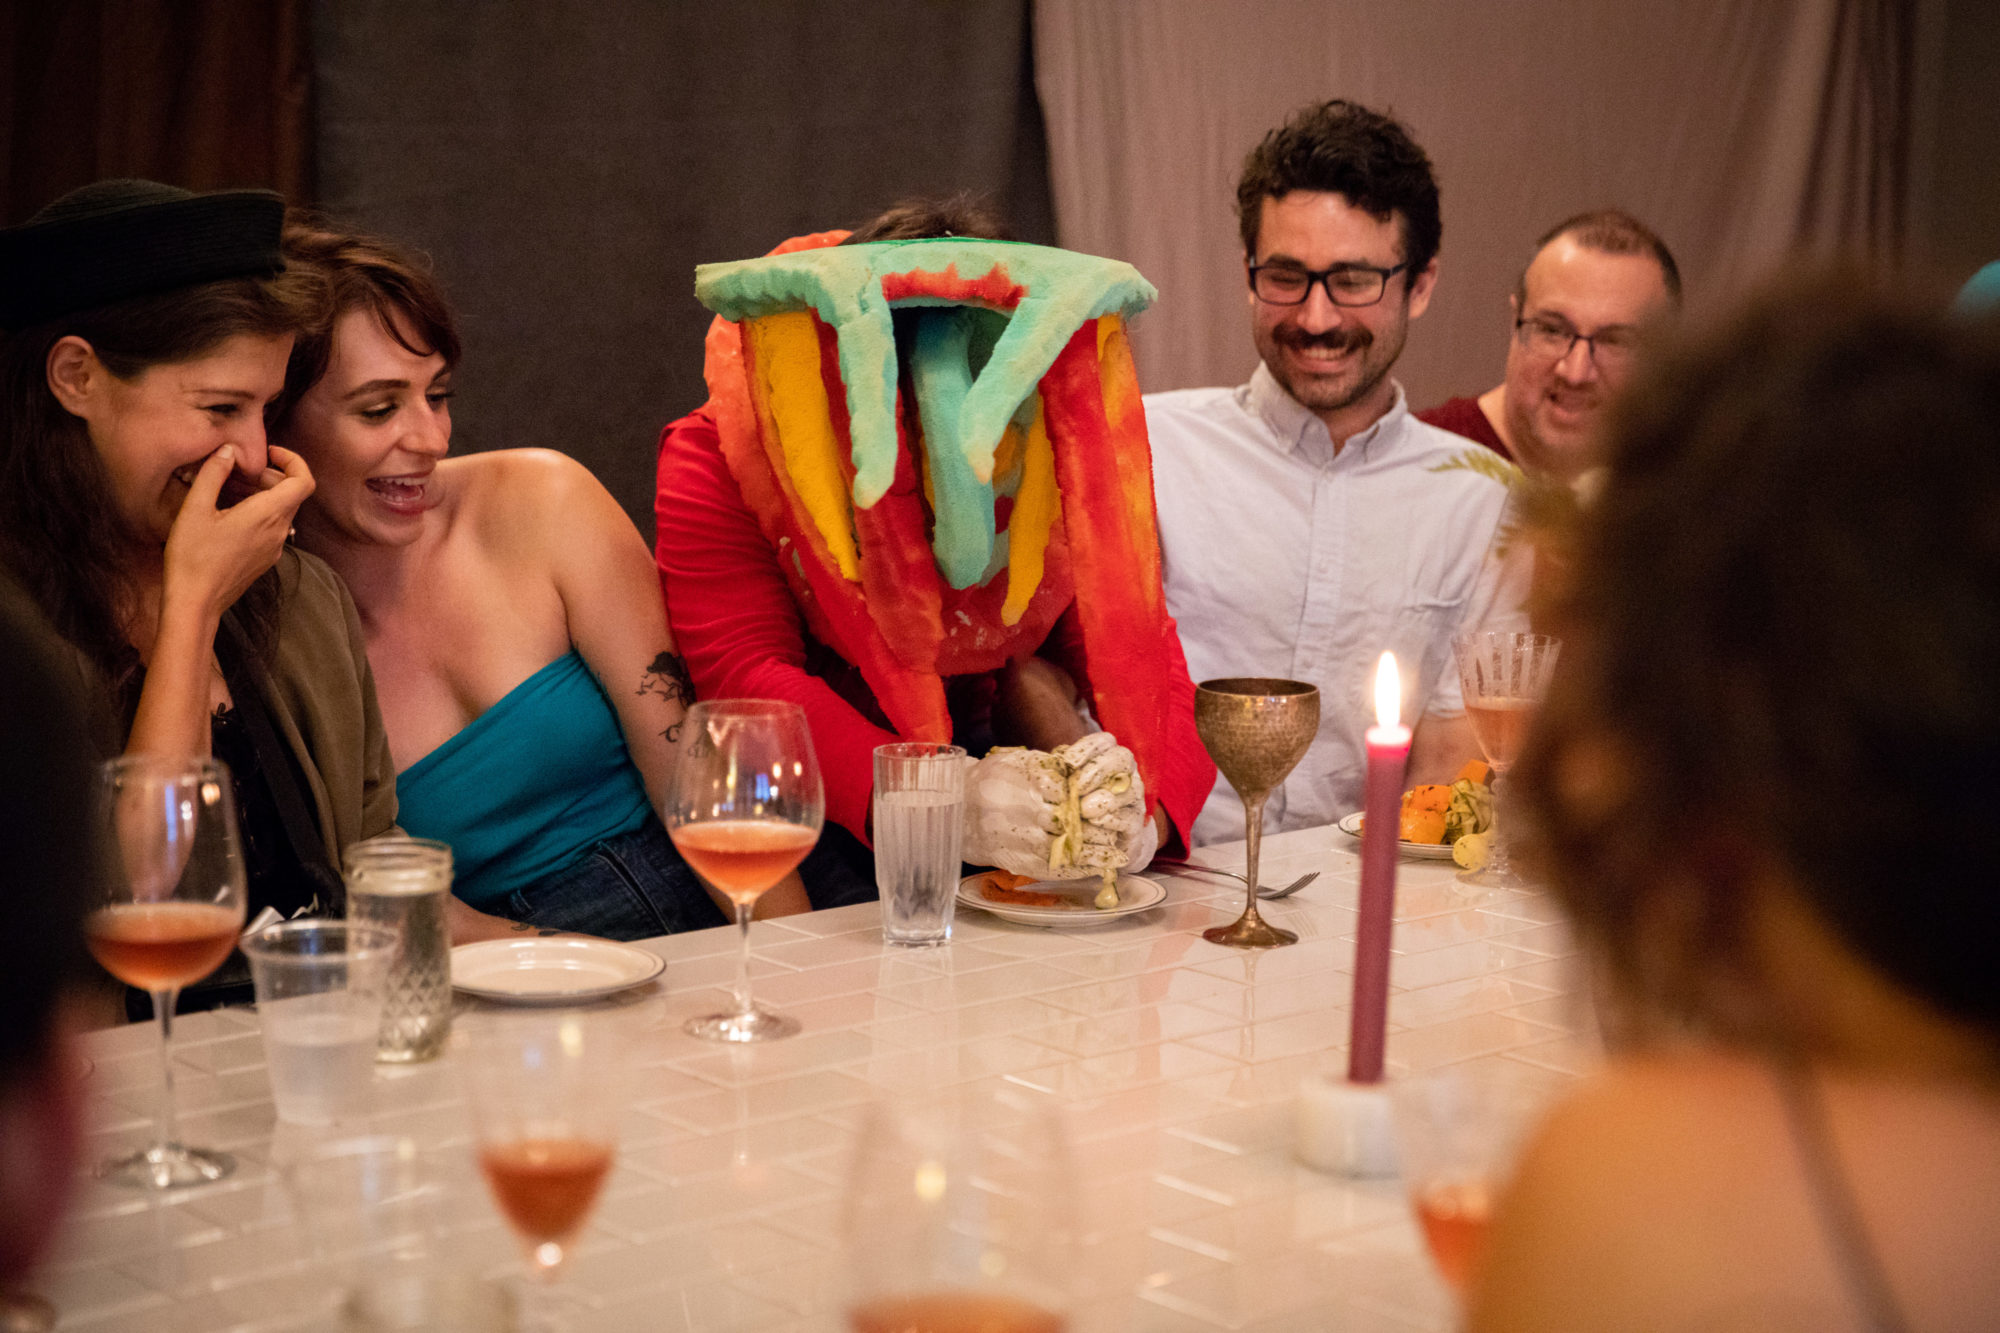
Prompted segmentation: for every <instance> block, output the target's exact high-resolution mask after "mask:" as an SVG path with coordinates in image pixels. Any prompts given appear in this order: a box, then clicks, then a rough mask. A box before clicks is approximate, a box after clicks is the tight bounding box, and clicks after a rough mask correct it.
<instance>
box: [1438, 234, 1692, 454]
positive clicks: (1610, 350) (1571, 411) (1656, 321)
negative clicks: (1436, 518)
mask: <svg viewBox="0 0 2000 1333" xmlns="http://www.w3.org/2000/svg"><path fill="white" fill-rule="evenodd" d="M1507 305H1508V308H1509V310H1511V311H1512V312H1513V333H1512V336H1511V337H1510V338H1509V339H1508V342H1507V377H1506V379H1504V380H1502V381H1501V382H1500V383H1499V384H1496V385H1494V386H1493V387H1492V388H1491V389H1488V390H1487V391H1486V392H1485V393H1482V394H1480V395H1479V396H1478V397H1476V398H1452V399H1448V400H1446V401H1445V402H1442V403H1440V404H1438V405H1437V406H1436V407H1433V408H1430V409H1429V410H1428V411H1423V412H1419V413H1417V419H1418V420H1419V421H1427V422H1429V423H1430V424H1431V425H1433V426H1437V427H1439V428H1441V429H1443V430H1448V431H1453V432H1455V433H1457V434H1459V435H1463V436H1465V437H1466V438H1467V439H1469V440H1472V441H1474V442H1475V443H1478V444H1483V445H1485V446H1486V447H1487V448H1489V449H1491V450H1493V451H1494V452H1495V453H1498V454H1500V455H1501V456H1502V457H1505V458H1511V459H1513V460H1514V461H1515V462H1517V463H1519V464H1520V465H1521V466H1522V467H1523V468H1524V469H1526V470H1527V471H1528V472H1529V473H1531V474H1533V475H1535V476H1537V477H1539V478H1542V479H1545V480H1549V481H1554V482H1560V483H1562V484H1563V485H1573V484H1574V483H1575V482H1576V480H1577V478H1578V477H1580V476H1582V475H1583V474H1584V473H1585V472H1586V471H1588V470H1589V469H1590V468H1591V467H1593V466H1594V465H1595V464H1596V463H1597V461H1598V443H1597V435H1598V431H1599V430H1600V428H1601V426H1602V420H1603V417H1604V414H1605V409H1606V408H1607V407H1608V406H1609V405H1610V403H1611V400H1612V398H1613V396H1614V395H1616V394H1617V392H1618V391H1619V390H1620V389H1621V388H1622V387H1623V386H1624V385H1625V383H1626V381H1627V380H1628V379H1630V377H1631V374H1632V370H1633V364H1634V361H1635V359H1636V357H1637V354H1638V351H1639V347H1640V343H1641V340H1642V339H1643V338H1644V337H1645V336H1646V335H1647V334H1648V333H1649V332H1650V331H1651V330H1653V329H1654V328H1655V327H1657V326H1660V325H1663V324H1666V323H1669V322H1671V321H1672V320H1673V319H1674V318H1676V317H1677V316H1678V315H1679V313H1680V308H1681V274H1680V267H1679V265H1677V264H1676V263H1675V262H1674V256H1673V252H1672V251H1670V250H1669V249H1667V243H1666V242H1665V241H1663V240H1661V239H1660V237H1659V235H1658V233H1656V232H1655V231H1653V229H1652V228H1650V227H1648V226H1646V224H1645V223H1643V222H1641V221H1639V220H1638V219H1637V218H1635V217H1633V216H1632V215H1631V214H1629V213H1623V212H1620V211H1618V210H1617V209H1612V208H1606V209H1599V210H1597V211H1595V212H1590V213H1579V214H1577V215H1576V216H1575V217H1572V218H1568V219H1566V220H1564V221H1562V222H1559V223H1557V224H1556V225H1555V226H1554V227H1553V228H1551V229H1550V230H1549V231H1547V232H1545V233H1544V234H1543V235H1542V237H1541V239H1540V240H1538V241H1536V242H1535V253H1534V257H1533V258H1531V259H1530V260H1529V261H1528V266H1527V268H1526V269H1524V270H1522V273H1521V276H1520V278H1519V280H1518V281H1516V282H1515V284H1514V294H1513V295H1512V296H1510V297H1508V298H1507Z"/></svg>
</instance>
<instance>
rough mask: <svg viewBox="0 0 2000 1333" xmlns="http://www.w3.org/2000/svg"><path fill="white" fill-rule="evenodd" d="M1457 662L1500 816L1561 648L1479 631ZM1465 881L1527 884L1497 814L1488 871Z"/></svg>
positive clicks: (1557, 643) (1459, 649)
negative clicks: (1504, 787) (1489, 768)
mask: <svg viewBox="0 0 2000 1333" xmlns="http://www.w3.org/2000/svg"><path fill="white" fill-rule="evenodd" d="M1451 648H1452V654H1453V656H1454V657H1456V658H1457V660H1458V681H1459V685H1460V687H1461V689H1462V690H1463V692H1464V695H1465V716H1466V718H1467V720H1469V721H1470V722H1471V723H1472V734H1473V736H1474V737H1475V738H1476V739H1477V740H1478V742H1479V748H1480V749H1481V750H1482V751H1484V752H1485V755H1486V762H1487V763H1489V764H1491V765H1492V766H1493V795H1494V806H1495V810H1496V812H1497V811H1498V809H1499V805H1500V795H1501V787H1502V784H1503V783H1505V781H1506V779H1507V770H1508V769H1510V768H1512V767H1513V766H1514V760H1515V759H1516V758H1518V757H1519V756H1520V753H1521V745H1522V742H1524V741H1525V740H1526V739H1527V736H1528V727H1529V725H1530V724H1531V723H1532V722H1533V721H1534V717H1535V709H1536V708H1537V707H1538V706H1540V704H1541V702H1542V696H1543V695H1545V694H1547V693H1548V690H1549V681H1550V679H1551V678H1552V677H1553V676H1554V675H1555V668H1556V658H1557V656H1558V654H1559V653H1560V652H1561V650H1562V642H1561V640H1559V639H1556V638H1554V637H1552V636H1550V635H1547V634H1526V633H1519V632H1515V631H1508V630H1478V631H1475V632H1473V633H1471V634H1463V635H1460V636H1459V637H1458V638H1457V639H1455V640H1453V641H1452V645H1451ZM1465 878H1466V879H1467V880H1468V881H1470V882H1472V883H1476V884H1481V885H1486V886H1489V887H1492V888H1510V889H1511V888H1520V887H1521V886H1522V885H1524V884H1525V883H1526V882H1527V881H1526V880H1524V879H1522V878H1521V876H1520V875H1519V874H1518V873H1516V872H1515V870H1514V865H1513V861H1512V859H1511V858H1510V857H1509V856H1508V854H1507V837H1506V830H1505V829H1503V828H1501V827H1500V824H1499V817H1498V814H1497V813H1496V815H1495V823H1494V829H1493V845H1492V856H1491V859H1489V860H1488V861H1487V863H1486V866H1485V868H1484V869H1482V870H1480V871H1479V872H1477V873H1476V874H1468V875H1466V876H1465Z"/></svg>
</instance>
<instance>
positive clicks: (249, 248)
mask: <svg viewBox="0 0 2000 1333" xmlns="http://www.w3.org/2000/svg"><path fill="white" fill-rule="evenodd" d="M284 220H285V201H284V200H283V199H281V198H280V197H278V196H277V195H275V194H273V193H271V192H270V191H269V190H222V191H218V192H216V193H213V194H192V193H190V192H189V191H187V190H183V189H179V188H177V187H175V186H172V185H161V184H160V183H159V182H157V181H144V180H108V181H98V182H96V183H95V184H93V185H86V186H84V187H83V188H82V189H79V190H71V191H70V192H69V193H68V194H66V195H64V196H63V197H62V198H60V199H58V200H56V201H55V202H54V203H52V204H50V205H49V206H48V207H47V208H44V209H43V210H42V211H41V212H39V213H37V214H35V215H34V216H33V217H31V218H29V219H28V220H27V221H26V222H24V223H22V224H21V225H20V226H18V227H9V228H7V229H6V230H4V231H0V329H4V330H6V331H7V332H10V333H11V332H14V331H16V330H19V329H24V328H29V327H31V326H33V325H36V324H41V323H44V322H46V321H48V320H52V319H58V318H60V317H61V316H63V315H68V314H74V313H75V312H76V311H79V310H88V309H90V308H91V307H93V306H100V305H108V304H110V303H111V302H113V301H123V300H126V299H128V298H130V297H134V296H150V295H152V294H153V293H155V292H167V291H173V290H175V289H176V288H180V287H194V286H198V285H200V284H201V283H205V282H216V281H218V280H220V279H223V278H242V277H270V276H272V275H273V274H276V273H280V272H283V271H284V267H285V263H284V259H283V257H282V256H281V255H280V254H279V251H278V235H279V232H280V230H281V229H282V228H283V226H284Z"/></svg>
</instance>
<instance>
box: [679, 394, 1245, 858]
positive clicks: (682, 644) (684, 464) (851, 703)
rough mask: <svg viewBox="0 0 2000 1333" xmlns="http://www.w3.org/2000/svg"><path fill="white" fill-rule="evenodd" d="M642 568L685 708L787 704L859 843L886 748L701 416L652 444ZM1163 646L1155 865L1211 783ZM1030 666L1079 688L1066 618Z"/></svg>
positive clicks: (863, 694)
mask: <svg viewBox="0 0 2000 1333" xmlns="http://www.w3.org/2000/svg"><path fill="white" fill-rule="evenodd" d="M654 503H655V511H656V514H657V516H658V529H657V536H656V538H655V542H654V558H655V560H656V562H657V563H658V564H659V567H660V586H661V589H662V591H663V592H664V593H665V595H666V600H667V619H668V620H669V622H670V623H671V624H672V626H673V631H674V640H675V642H676V644H677V646H678V647H679V649H680V652H681V655H682V656H683V657H685V658H686V659H687V664H688V670H689V672H690V673H691V674H692V675H693V676H694V685H695V693H696V695H697V697H700V698H708V699H729V698H739V699H741V698H750V699H789V700H791V701H792V702H794V703H796V704H798V705H800V706H801V707H802V708H804V709H805V712H806V721H807V724H808V725H809V726H810V727H811V728H812V737H813V748H814V749H815V750H816V751H817V752H818V754H819V763H820V772H821V774H822V776H823V779H824V781H825V784H826V814H827V818H828V819H831V820H832V821H833V822H835V823H836V824H839V825H841V826H842V827H843V828H846V829H847V830H848V831H849V832H851V833H853V834H854V836H856V837H857V838H861V839H862V840H863V841H866V840H867V837H868V804H869V796H870V793H871V791H872V790H873V788H874V785H875V769H874V753H875V747H876V746H878V745H887V744H889V743H890V742H892V741H895V740H899V739H901V737H898V736H897V735H896V733H895V732H894V731H893V730H891V729H890V728H889V726H888V724H887V721H886V720H885V719H884V718H883V717H882V715H881V710H880V709H879V708H877V707H876V706H875V702H874V696H873V695H872V694H871V693H870V692H869V690H868V687H867V684H866V683H865V682H864V681H863V680H862V678H861V673H860V672H859V671H858V670H856V669H855V668H854V667H853V666H851V665H849V664H848V663H846V662H844V661H842V660H841V659H840V658H839V657H838V656H837V655H836V654H835V653H834V652H833V651H832V650H831V649H829V648H827V647H826V646H825V645H823V644H821V643H819V642H818V641H817V640H815V639H813V638H812V637H811V636H810V635H809V634H808V633H807V631H806V627H805V622H804V618H803V617H802V616H801V615H800V613H799V608H798V604H797V603H796V602H794V601H793V600H792V591H791V588H790V586H789V585H788V584H787V583H786V581H785V576H784V573H783V571H782V570H781V569H780V568H779V566H778V554H777V551H776V550H775V549H773V547H772V545H771V543H770V542H769V541H768V540H766V539H765V536H764V533H763V530H762V529H761V528H759V527H758V525H757V518H756V515H754V514H752V513H751V512H750V509H749V507H748V506H747V505H745V504H744V503H743V493H742V491H741V490H740V489H739V488H738V487H737V485H736V478H735V477H733V476H732V475H730V471H729V464H728V462H727V461H726V460H725V459H724V458H723V456H722V443H721V438H720V436H719V435H718V434H717V432H716V426H715V417H714V415H713V414H712V413H711V412H710V411H709V409H708V408H707V407H706V406H704V407H700V408H697V409H696V410H695V411H693V412H690V413H689V414H688V415H687V416H684V417H682V418H681V419H680V420H679V421H676V422H673V423H672V424H670V425H669V426H668V427H667V428H666V430H665V431H664V432H663V433H662V434H661V436H660V458H659V472H658V492H657V494H656V496H655V500H654ZM1171 642H1172V644H1173V662H1172V667H1173V671H1174V677H1175V684H1174V701H1173V707H1172V712H1171V715H1170V717H1169V719H1168V731H1167V750H1166V760H1165V764H1164V767H1163V771H1162V772H1160V773H1157V774H1150V773H1149V774H1147V777H1148V778H1149V779H1150V780H1152V782H1153V783H1154V790H1153V795H1154V796H1155V797H1156V798H1157V799H1158V801H1159V802H1160V805H1161V807H1162V808H1163V809H1164V810H1166V812H1167V817H1168V818H1169V819H1170V820H1172V822H1173V831H1172V836H1171V837H1170V838H1169V839H1168V845H1167V846H1164V847H1162V848H1161V854H1162V855H1170V856H1178V855H1185V842H1184V839H1185V831H1186V830H1188V829H1191V828H1193V827H1194V819H1195V816H1196V815H1197V814H1198V813H1200V810H1201V805H1202V802H1203V801H1205V800H1206V799H1208V793H1209V789H1210V788H1211V787H1213V786H1214V785H1215V764H1214V763H1213V762H1212V761H1211V760H1210V759H1209V757H1208V752H1207V751H1206V750H1205V749H1204V748H1203V747H1202V744H1201V738H1200V737H1199V736H1197V735H1196V734H1195V729H1194V683H1193V682H1192V681H1191V680H1189V679H1188V673H1187V662H1186V659H1185V658H1183V657H1182V655H1181V648H1180V639H1179V637H1178V636H1177V635H1176V636H1174V637H1173V638H1172V639H1171ZM1039 652H1040V655H1041V656H1043V657H1046V658H1048V659H1049V660H1050V661H1052V662H1055V663H1056V664H1058V665H1060V666H1062V667H1063V668H1064V669H1066V670H1067V671H1069V673H1070V675H1071V676H1072V677H1074V678H1075V679H1076V681H1077V683H1078V685H1079V686H1081V687H1082V688H1084V689H1086V690H1088V689H1089V677H1088V675H1087V674H1086V669H1085V665H1084V658H1083V651H1082V645H1081V642H1080V635H1079V633H1078V631H1077V628H1076V624H1075V617H1074V616H1073V615H1071V614H1069V613H1067V612H1066V613H1064V615H1063V617H1062V618H1061V619H1060V620H1058V621H1057V622H1056V626H1055V628H1054V629H1053V630H1052V631H1051V632H1050V634H1049V637H1048V639H1047V640H1046V641H1045V642H1044V643H1043V644H1042V646H1041V648H1040V650H1039Z"/></svg>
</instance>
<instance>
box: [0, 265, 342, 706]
mask: <svg viewBox="0 0 2000 1333" xmlns="http://www.w3.org/2000/svg"><path fill="white" fill-rule="evenodd" d="M314 297H315V289H314V287H313V286H312V284H310V283H306V282H302V281H301V280H300V279H299V278H298V276H297V275H295V274H290V273H285V274H280V275H278V276H277V277H273V278H227V279H224V280H222V281H220V282H210V283H204V284H202V285H200V286H197V287H187V288H182V289H180V290H177V291H171V292H162V293H158V294H156V295H151V296H141V297H135V298H133V299H131V300H126V301H119V302H115V303H113V304H111V305H105V306H98V307H96V308H94V309H91V310H82V311H78V312H76V313H74V314H69V315H64V316H62V317H60V318H59V319H55V320H51V321H49V322H47V323H44V324H40V325H37V326H35V327H32V328H26V329H22V330H20V331H19V332H16V333H13V334H10V335H8V336H7V337H6V338H5V339H4V341H0V566H4V567H5V569H6V570H7V572H8V573H10V574H11V575H12V576H13V577H14V578H15V580H16V581H18V582H19V584H20V585H21V588H22V589H23V591H25V592H26V593H27V595H28V596H29V598H30V599H31V600H32V601H33V602H34V603H35V604H36V605H37V606H38V607H39V608H40V609H41V611H42V614H44V615H45V616H47V617H48V619H49V622H50V623H51V624H52V625H53V626H54V627H55V630H56V632H57V633H58V634H60V635H61V636H62V637H63V638H64V639H66V640H68V641H69V642H70V643H71V644H73V645H74V646H75V647H76V648H78V649H79V650H80V651H82V653H83V654H84V655H85V657H87V658H88V659H89V660H90V661H91V662H92V663H94V664H95V665H96V666H97V667H98V668H99V669H100V670H101V671H102V672H103V673H104V675H105V679H106V681H107V683H108V684H109V685H110V687H111V688H112V690H113V692H114V694H117V695H119V696H120V697H121V698H122V697H123V696H125V695H126V694H128V693H129V689H130V686H131V685H132V683H133V682H134V681H135V679H136V669H137V667H138V664H139V661H138V655H137V653H136V652H134V651H133V648H132V645H131V643H130V641H129V640H128V639H127V638H126V635H125V629H124V624H123V620H122V615H123V613H124V612H125V611H126V610H127V609H128V608H129V606H130V599H131V593H132V589H131V588H130V586H129V582H128V575H127V573H126V571H125V569H124V566H123V564H122V561H123V558H124V555H125V550H124V549H123V548H124V546H125V543H124V542H122V541H107V540H106V539H105V538H106V524H107V523H112V524H115V523H117V522H118V521H119V520H118V519H117V517H116V515H117V512H118V511H117V507H116V505H115V504H114V503H113V502H112V498H111V487H110V482H109V479H108V478H107V477H106V476H105V472H104V465H103V462H102V461H101V460H100V459H99V458H98V455H97V450H96V449H95V448H94V447H92V445H91V442H90V434H89V431H88V430H87V429H86V428H85V426H84V423H83V422H82V420H81V419H79V418H77V417H74V416H72V415H70V413H69V412H68V411H67V410H66V409H64V407H63V406H62V404H61V403H59V402H57V401H56V397H55V395H54V394H53V393H52V392H51V391H50V390H49V385H48V359H49V353H50V351H51V350H52V349H53V348H54V347H55V344H56V342H57V341H58V340H59V339H61V338H63V337H66V336H69V335H72V334H73V335H75V336H76V337H79V338H82V339H83V340H84V341H85V342H87V343H89V344H90V346H91V349H92V351H94V352H95V353H96V354H97V358H98V360H100V361H101V362H103V363H104V366H105V368H106V369H108V370H109V371H110V372H111V373H112V374H113V375H116V376H118V377H119V378H120V379H128V380H129V379H132V378H134V377H136V376H138V375H140V374H142V373H144V372H145V371H147V370H149V369H151V368H152V367H154V366H159V365H168V364H173V363H176V362H182V361H188V360H192V359H194V358H196V357H199V356H203V355H206V354H207V353H209V352H212V351H214V350H215V349H216V348H218V347H220V346H221V345H222V344H223V343H224V342H226V341H228V340H229V339H230V338H234V337H238V336H242V335H249V336H253V337H277V336H280V335H283V334H288V333H293V332H295V331H296V330H298V329H299V328H300V327H301V326H303V325H306V324H309V323H311V322H313V320H314V319H316V318H317V311H316V306H315V300H314ZM121 535H122V534H121ZM277 598H278V594H277V576H276V573H275V571H267V572H266V573H265V574H264V575H263V576H262V577H261V578H259V579H258V580H257V582H256V583H254V584H252V585H251V587H250V589H249V590H248V591H246V592H245V593H244V594H243V596H242V597H241V598H239V599H238V601H237V603H236V607H235V611H236V614H237V615H238V616H239V617H240V618H241V619H242V620H243V622H244V624H245V627H246V628H247V629H248V630H249V631H250V633H251V639H252V642H253V643H254V644H257V645H259V646H261V645H263V644H264V643H266V642H268V639H269V634H270V632H271V630H272V628H273V627H274V625H275V623H276V616H277Z"/></svg>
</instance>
